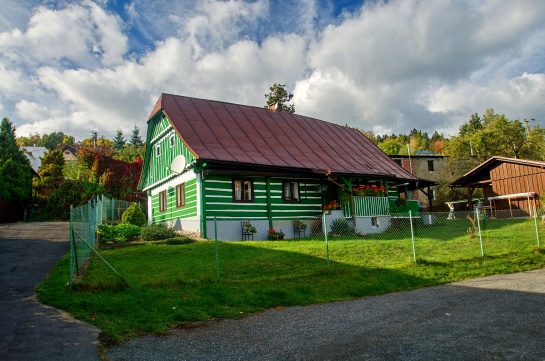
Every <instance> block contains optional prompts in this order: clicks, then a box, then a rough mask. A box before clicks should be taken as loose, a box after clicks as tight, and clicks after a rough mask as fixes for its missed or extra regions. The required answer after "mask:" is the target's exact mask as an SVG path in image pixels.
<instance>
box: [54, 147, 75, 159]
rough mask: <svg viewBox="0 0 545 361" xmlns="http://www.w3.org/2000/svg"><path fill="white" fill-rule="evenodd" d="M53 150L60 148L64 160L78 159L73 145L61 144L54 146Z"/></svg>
mask: <svg viewBox="0 0 545 361" xmlns="http://www.w3.org/2000/svg"><path fill="white" fill-rule="evenodd" d="M55 150H60V151H61V152H62V156H63V158H64V160H65V162H75V161H77V160H78V150H77V148H76V146H75V145H71V144H61V145H58V146H56V147H55Z"/></svg>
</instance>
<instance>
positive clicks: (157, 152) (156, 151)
mask: <svg viewBox="0 0 545 361" xmlns="http://www.w3.org/2000/svg"><path fill="white" fill-rule="evenodd" d="M155 155H156V156H157V157H160V156H161V147H160V146H157V147H155Z"/></svg>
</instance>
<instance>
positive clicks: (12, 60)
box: [0, 0, 545, 140]
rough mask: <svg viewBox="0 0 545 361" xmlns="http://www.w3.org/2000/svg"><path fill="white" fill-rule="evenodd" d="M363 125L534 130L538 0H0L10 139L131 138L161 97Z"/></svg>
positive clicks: (541, 4)
mask: <svg viewBox="0 0 545 361" xmlns="http://www.w3.org/2000/svg"><path fill="white" fill-rule="evenodd" d="M273 83H281V84H285V85H286V88H287V89H288V90H289V91H290V92H292V93H293V94H294V97H293V100H292V103H293V104H294V105H295V111H296V113H297V114H301V115H305V116H311V117H315V118H318V119H321V120H325V121H328V122H332V123H336V124H340V125H345V124H347V125H349V126H352V127H357V128H358V129H360V130H366V131H373V132H375V133H377V134H392V133H395V134H400V133H401V134H407V133H408V132H409V131H410V130H411V129H413V128H416V129H418V130H422V131H427V132H428V133H430V134H431V133H433V132H435V131H438V132H439V133H443V134H444V135H445V136H452V135H456V133H457V132H458V130H459V127H460V125H461V124H463V123H464V122H466V121H467V120H468V119H469V118H470V116H471V114H474V113H478V114H483V113H484V112H485V111H486V109H488V108H493V109H494V110H495V111H496V113H498V114H505V115H506V116H507V117H508V118H510V119H519V120H523V119H530V118H534V119H536V120H535V122H532V124H534V125H540V126H545V1H543V0H517V1H513V0H467V1H465V0H399V1H395V0H388V1H386V0H384V1H374V0H373V1H371V0H366V1H363V0H359V1H349V0H345V1H331V0H301V1H293V0H292V1H290V0H278V1H273V0H270V1H266V0H253V1H235V0H225V1H214V0H133V1H122V0H81V1H52V0H41V1H38V0H2V11H1V12H0V116H1V117H8V118H10V120H11V121H12V123H13V125H14V126H15V127H16V135H17V136H28V135H29V134H35V133H39V134H47V133H51V132H56V131H62V132H64V133H65V134H69V135H73V136H75V137H76V140H83V139H85V138H89V137H90V136H91V134H92V132H94V131H96V132H98V135H99V137H100V136H104V137H105V138H109V139H112V138H113V137H114V136H115V134H116V132H117V130H121V131H122V132H123V134H124V135H125V138H126V139H128V138H129V137H130V134H131V132H132V129H134V127H135V126H136V127H138V128H139V129H140V131H141V133H140V134H142V135H144V134H145V131H146V127H147V125H146V122H147V119H148V116H149V115H150V112H151V111H152V109H153V106H154V104H155V103H156V101H157V99H158V98H159V96H160V95H161V93H171V94H177V95H184V96H189V97H195V98H203V99H210V100H220V101H225V102H230V103H237V104H244V105H252V106H258V107H262V106H264V105H265V97H264V94H265V93H268V91H269V87H270V86H271V85H272V84H273Z"/></svg>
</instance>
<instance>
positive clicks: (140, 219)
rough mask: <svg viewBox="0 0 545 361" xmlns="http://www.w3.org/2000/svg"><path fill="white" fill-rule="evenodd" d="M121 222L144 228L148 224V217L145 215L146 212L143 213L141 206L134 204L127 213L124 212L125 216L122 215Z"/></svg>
mask: <svg viewBox="0 0 545 361" xmlns="http://www.w3.org/2000/svg"><path fill="white" fill-rule="evenodd" d="M121 222H122V223H129V224H134V225H135V226H138V227H142V226H143V225H145V224H146V216H145V215H144V212H142V208H140V205H139V204H138V203H133V204H131V205H130V206H129V208H127V209H126V210H125V212H123V215H121Z"/></svg>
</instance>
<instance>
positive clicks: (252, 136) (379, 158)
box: [149, 94, 433, 183]
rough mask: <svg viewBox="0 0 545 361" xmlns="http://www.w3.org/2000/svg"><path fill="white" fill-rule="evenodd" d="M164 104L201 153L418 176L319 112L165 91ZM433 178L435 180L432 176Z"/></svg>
mask: <svg viewBox="0 0 545 361" xmlns="http://www.w3.org/2000/svg"><path fill="white" fill-rule="evenodd" d="M160 110H162V111H163V113H164V114H165V115H166V117H167V118H168V119H169V121H170V122H171V123H172V125H173V127H174V128H175V130H176V131H177V133H178V135H179V136H180V138H181V139H182V141H183V142H184V144H185V145H186V146H187V147H188V149H189V150H190V151H191V152H192V153H193V154H194V156H195V157H196V158H197V159H200V160H203V161H221V162H235V163H242V164H245V165H265V166H272V167H283V168H298V169H306V170H312V171H313V172H317V173H324V174H329V173H332V174H360V175H380V176H389V177H396V178H401V179H406V180H419V179H418V178H416V177H414V176H413V175H412V174H410V173H409V172H407V171H405V170H404V169H403V168H402V167H400V166H399V165H398V164H397V163H395V162H394V161H393V160H392V159H390V157H389V156H387V155H386V154H385V153H384V152H382V151H381V150H380V149H379V148H378V147H377V146H376V145H374V144H373V143H372V142H371V141H370V140H369V139H367V137H365V136H364V135H363V134H362V133H361V132H360V131H358V130H356V129H352V128H346V127H343V126H340V125H337V124H333V123H328V122H325V121H322V120H318V119H315V118H310V117H305V116H301V115H297V114H290V113H286V112H282V111H273V110H270V109H265V108H260V107H252V106H246V105H238V104H231V103H225V102H220V101H212V100H203V99H196V98H189V97H185V96H179V95H172V94H162V95H161V97H160V98H159V100H158V101H157V104H156V105H155V107H154V109H153V111H152V113H151V115H150V117H149V119H151V118H152V117H153V116H155V114H156V113H157V112H158V111H160ZM431 183H433V182H431Z"/></svg>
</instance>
